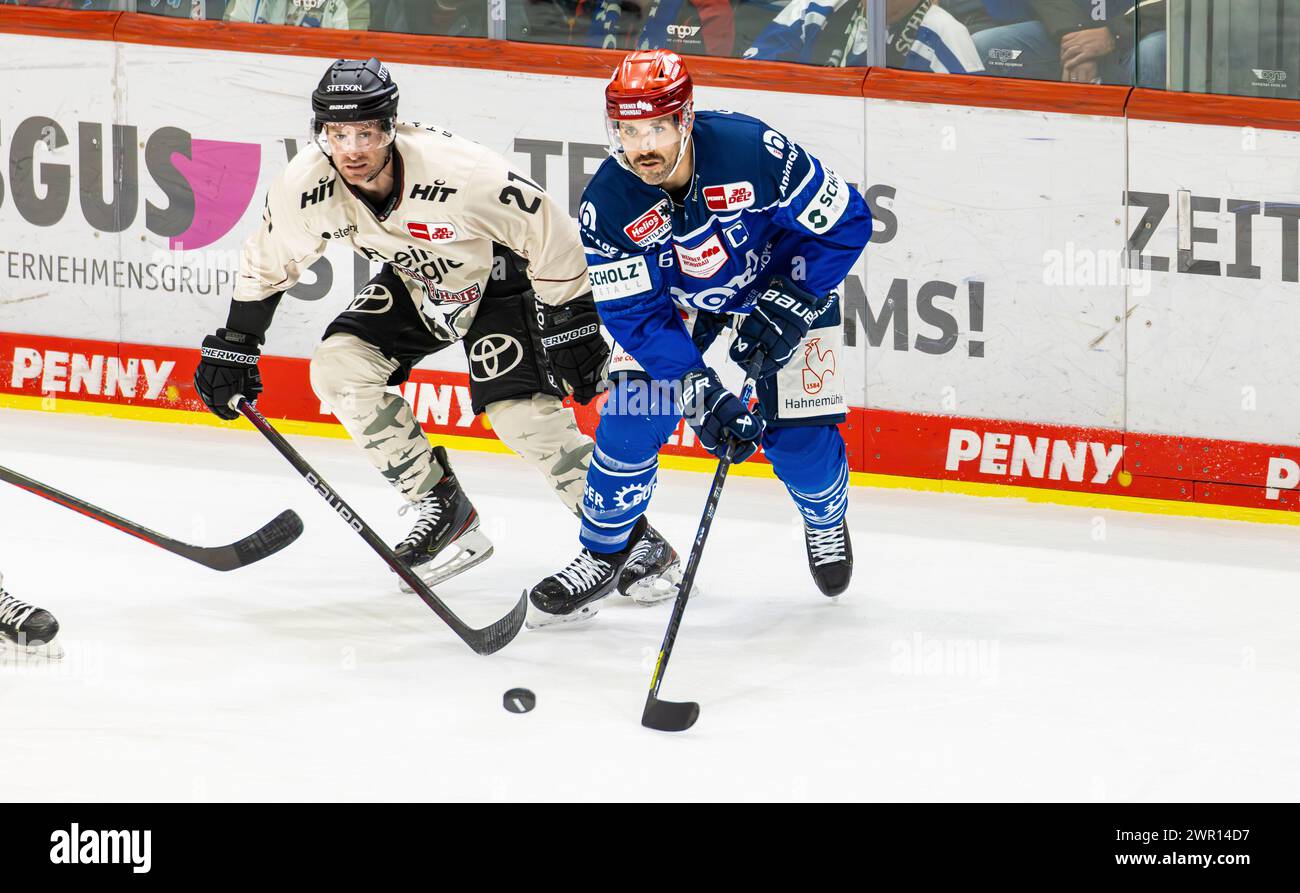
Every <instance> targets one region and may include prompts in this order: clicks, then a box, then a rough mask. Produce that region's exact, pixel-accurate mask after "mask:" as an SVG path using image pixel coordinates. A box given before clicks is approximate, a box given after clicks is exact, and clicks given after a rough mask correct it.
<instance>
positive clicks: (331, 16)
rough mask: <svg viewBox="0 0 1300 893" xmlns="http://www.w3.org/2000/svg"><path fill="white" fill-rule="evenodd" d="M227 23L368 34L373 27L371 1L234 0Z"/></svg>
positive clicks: (228, 5)
mask: <svg viewBox="0 0 1300 893" xmlns="http://www.w3.org/2000/svg"><path fill="white" fill-rule="evenodd" d="M225 20H226V21H227V22H255V23H257V24H259V25H300V26H302V27H305V28H341V29H346V30H352V31H364V30H366V29H368V28H369V27H370V0H230V2H229V3H228V4H227V5H226V15H225Z"/></svg>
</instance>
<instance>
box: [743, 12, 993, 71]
mask: <svg viewBox="0 0 1300 893" xmlns="http://www.w3.org/2000/svg"><path fill="white" fill-rule="evenodd" d="M866 8H867V3H866V0H790V3H789V4H788V5H787V6H786V7H785V9H783V10H781V12H780V13H779V14H778V15H777V16H776V18H774V19H773V20H772V23H771V24H770V25H768V26H767V28H765V29H764V30H763V32H762V33H761V34H759V35H758V37H757V38H756V39H755V40H754V43H753V45H752V46H751V47H750V48H749V49H747V50H745V53H744V57H745V58H746V59H776V60H784V61H790V62H808V63H814V64H822V65H836V66H855V65H866V64H867V45H868V43H869V33H868V25H867V15H866ZM885 19H886V21H887V22H888V27H889V33H888V35H887V38H886V49H885V64H886V65H887V66H888V67H890V68H905V69H910V70H913V71H934V72H940V73H950V74H978V73H980V72H982V71H983V68H984V66H983V64H982V63H981V61H980V55H979V52H978V51H977V50H976V48H975V42H974V41H973V40H972V39H971V35H970V31H968V30H967V29H966V27H965V26H964V25H963V24H961V22H959V21H957V19H955V18H953V16H952V15H951V14H950V13H948V12H947V11H946V10H945V9H943V8H942V7H941V6H940V5H939V3H938V0H921V2H917V0H885Z"/></svg>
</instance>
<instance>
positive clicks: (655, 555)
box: [618, 523, 700, 605]
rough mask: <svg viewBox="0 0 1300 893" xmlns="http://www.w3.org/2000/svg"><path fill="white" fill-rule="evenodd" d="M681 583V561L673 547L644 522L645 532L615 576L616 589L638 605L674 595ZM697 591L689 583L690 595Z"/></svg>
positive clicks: (695, 593) (656, 601) (698, 590)
mask: <svg viewBox="0 0 1300 893" xmlns="http://www.w3.org/2000/svg"><path fill="white" fill-rule="evenodd" d="M681 584H682V562H681V558H680V557H679V556H678V554H677V550H676V549H674V548H673V547H672V544H671V543H669V542H668V540H666V539H664V537H663V534H661V533H660V532H659V531H657V530H655V529H654V527H653V526H651V525H650V524H649V523H647V524H646V530H645V535H644V536H642V537H641V539H640V540H639V541H638V542H637V544H636V546H635V547H634V548H633V549H632V553H631V555H629V556H628V559H627V563H626V564H624V565H623V570H622V572H621V573H620V574H619V575H618V591H619V592H620V593H621V594H622V595H625V596H627V597H629V598H631V599H632V601H634V602H636V603H637V604H638V605H656V604H658V603H659V602H662V601H667V600H668V599H670V598H676V597H677V590H678V588H679V587H680V586H681ZM699 594H700V587H699V586H698V585H693V586H691V597H692V598H694V597H695V596H697V595H699Z"/></svg>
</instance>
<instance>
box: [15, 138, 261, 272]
mask: <svg viewBox="0 0 1300 893" xmlns="http://www.w3.org/2000/svg"><path fill="white" fill-rule="evenodd" d="M106 131H107V133H106ZM0 143H2V144H3V145H7V146H8V147H9V164H8V166H7V170H8V177H9V178H8V182H7V183H6V182H5V179H4V177H3V176H2V175H0V207H3V205H4V203H5V202H6V201H9V202H12V205H13V209H14V210H15V211H17V214H18V216H20V217H21V218H22V219H23V220H25V221H27V222H28V223H29V224H31V225H32V226H39V227H48V226H54V225H55V224H57V223H58V222H59V221H60V220H62V219H63V218H64V216H65V215H66V214H67V213H68V211H69V209H70V208H71V209H73V213H80V214H81V215H82V217H83V218H84V219H85V221H86V222H87V223H88V224H90V226H91V227H93V228H94V229H96V230H98V231H99V232H103V233H119V232H123V231H125V230H129V229H131V228H132V227H133V226H135V225H137V222H139V223H141V224H143V227H144V228H145V229H146V230H148V231H149V232H151V233H153V234H154V235H156V236H162V237H164V238H166V239H168V240H169V244H168V247H169V248H170V249H171V250H173V251H189V250H193V249H196V248H202V247H204V246H206V245H211V244H212V243H213V242H215V241H217V240H218V239H220V238H221V237H222V236H224V235H225V234H226V233H228V232H230V230H231V229H233V228H234V226H235V224H236V223H238V222H239V219H240V218H241V217H243V215H244V212H245V211H246V210H247V209H248V205H249V202H250V201H252V199H253V193H254V190H255V189H256V188H257V178H258V173H259V172H260V170H261V161H262V149H261V146H259V145H258V144H256V143H236V142H228V141H225V140H208V139H198V138H195V137H194V136H192V135H191V134H190V133H189V132H188V131H186V130H182V129H181V128H179V127H159V128H158V129H156V130H154V131H153V132H152V133H150V134H148V136H147V137H146V136H145V135H144V134H142V133H141V132H140V128H138V127H136V126H134V125H131V124H113V125H105V124H101V123H98V122H93V121H80V122H78V123H77V125H76V129H75V131H74V132H73V133H72V135H70V134H69V130H68V129H65V127H64V126H63V124H61V123H60V122H59V121H56V120H55V119H53V118H48V117H45V116H43V115H34V116H32V117H30V118H26V119H24V120H22V121H20V122H19V123H18V125H17V126H16V127H15V128H14V129H13V130H12V131H11V132H4V133H2V134H0ZM142 145H143V149H142V148H141V146H142ZM106 171H111V172H112V175H111V177H106V176H105V172H106ZM74 183H75V186H76V193H77V195H76V201H74V200H73V186H74ZM159 191H161V193H162V197H163V201H161V202H159V201H158V200H157V199H155V198H152V197H150V198H144V197H143V195H142V194H147V195H151V196H152V195H155V194H156V193H158V192H159ZM105 195H108V196H110V198H109V199H108V200H107V201H106V200H105V198H104V196H105ZM78 209H79V211H78ZM0 213H3V212H0ZM11 216H12V215H11Z"/></svg>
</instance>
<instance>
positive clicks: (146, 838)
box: [50, 822, 153, 874]
mask: <svg viewBox="0 0 1300 893" xmlns="http://www.w3.org/2000/svg"><path fill="white" fill-rule="evenodd" d="M50 843H51V844H52V846H51V847H50V861H51V862H52V863H54V864H55V865H130V866H131V871H132V873H133V874H148V873H149V870H150V869H151V868H152V867H153V832H152V831H93V830H91V829H89V828H86V829H84V830H83V829H82V828H81V826H80V825H79V824H77V823H76V822H73V823H72V827H71V828H69V829H68V830H67V831H62V830H60V831H55V832H54V833H53V834H51V835H50Z"/></svg>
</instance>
